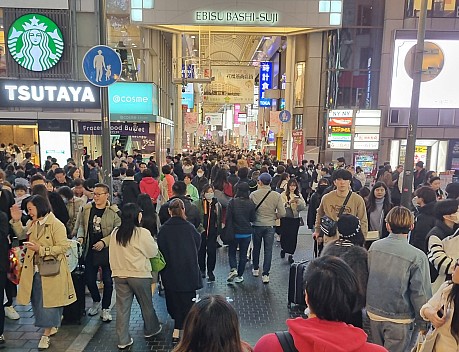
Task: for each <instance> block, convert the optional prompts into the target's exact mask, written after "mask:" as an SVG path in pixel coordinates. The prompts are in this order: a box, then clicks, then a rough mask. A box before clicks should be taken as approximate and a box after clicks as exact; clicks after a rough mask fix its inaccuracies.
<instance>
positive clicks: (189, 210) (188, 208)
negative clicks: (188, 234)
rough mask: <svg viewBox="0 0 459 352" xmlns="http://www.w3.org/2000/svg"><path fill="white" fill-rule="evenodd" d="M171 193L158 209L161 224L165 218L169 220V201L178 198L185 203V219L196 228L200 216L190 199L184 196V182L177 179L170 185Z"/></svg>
mask: <svg viewBox="0 0 459 352" xmlns="http://www.w3.org/2000/svg"><path fill="white" fill-rule="evenodd" d="M172 193H173V196H172V197H171V199H169V201H168V202H167V203H164V204H163V205H162V206H161V208H160V209H159V214H158V215H159V221H160V222H161V225H162V224H164V223H165V222H166V221H167V220H169V218H170V215H169V203H170V202H171V201H172V200H173V199H175V198H179V199H181V200H182V201H183V203H184V204H185V214H186V219H187V220H188V221H189V222H191V223H192V224H193V225H194V227H196V228H198V227H199V225H200V224H201V217H200V216H199V210H198V208H197V207H196V205H194V204H193V203H191V199H190V198H188V197H187V196H186V184H185V182H183V181H177V182H175V183H174V184H173V185H172Z"/></svg>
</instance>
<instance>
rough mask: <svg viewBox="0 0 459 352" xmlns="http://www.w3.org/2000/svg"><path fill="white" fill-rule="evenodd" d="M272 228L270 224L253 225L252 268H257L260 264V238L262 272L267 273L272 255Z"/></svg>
mask: <svg viewBox="0 0 459 352" xmlns="http://www.w3.org/2000/svg"><path fill="white" fill-rule="evenodd" d="M274 233H275V231H274V228H273V227H272V226H254V227H253V268H254V269H255V270H258V268H259V266H260V265H259V264H260V251H261V240H263V249H264V260H263V274H262V275H269V270H270V269H271V260H272V257H273V244H274Z"/></svg>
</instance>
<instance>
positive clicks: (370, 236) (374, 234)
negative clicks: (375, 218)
mask: <svg viewBox="0 0 459 352" xmlns="http://www.w3.org/2000/svg"><path fill="white" fill-rule="evenodd" d="M376 240H379V231H368V233H367V236H366V237H365V241H376Z"/></svg>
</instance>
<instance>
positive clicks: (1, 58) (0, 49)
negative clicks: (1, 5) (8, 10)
mask: <svg viewBox="0 0 459 352" xmlns="http://www.w3.org/2000/svg"><path fill="white" fill-rule="evenodd" d="M5 76H6V46H5V28H4V25H3V10H2V9H0V77H5Z"/></svg>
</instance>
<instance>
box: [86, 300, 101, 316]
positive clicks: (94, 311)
mask: <svg viewBox="0 0 459 352" xmlns="http://www.w3.org/2000/svg"><path fill="white" fill-rule="evenodd" d="M101 307H102V304H101V303H100V302H93V304H92V307H91V308H89V309H88V315H89V316H90V317H92V316H94V315H97V314H98V313H99V312H100V309H101Z"/></svg>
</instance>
